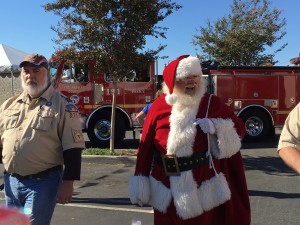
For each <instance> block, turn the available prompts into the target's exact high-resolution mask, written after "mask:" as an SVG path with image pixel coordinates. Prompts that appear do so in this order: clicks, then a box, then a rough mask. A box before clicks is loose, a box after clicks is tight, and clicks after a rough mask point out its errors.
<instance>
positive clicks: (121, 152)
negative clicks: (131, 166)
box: [82, 148, 137, 156]
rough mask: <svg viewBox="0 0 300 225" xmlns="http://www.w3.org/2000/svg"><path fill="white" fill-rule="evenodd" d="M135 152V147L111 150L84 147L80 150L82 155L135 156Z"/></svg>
mask: <svg viewBox="0 0 300 225" xmlns="http://www.w3.org/2000/svg"><path fill="white" fill-rule="evenodd" d="M136 152H137V150H136V149H123V150H117V151H115V152H111V151H110V149H108V148H86V149H84V150H83V151H82V155H107V156H109V155H111V156H135V155H136Z"/></svg>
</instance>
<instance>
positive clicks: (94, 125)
mask: <svg viewBox="0 0 300 225" xmlns="http://www.w3.org/2000/svg"><path fill="white" fill-rule="evenodd" d="M110 117H111V115H110V112H108V111H107V112H100V111H99V112H97V113H95V114H94V115H93V117H92V118H91V119H90V122H89V124H88V129H87V135H88V137H89V139H90V142H91V144H92V146H94V147H100V148H107V147H109V144H110V127H111V123H110ZM125 132H126V131H125V125H124V122H123V121H122V120H120V118H118V117H117V116H116V124H115V145H119V144H120V143H121V142H122V141H123V138H124V136H125Z"/></svg>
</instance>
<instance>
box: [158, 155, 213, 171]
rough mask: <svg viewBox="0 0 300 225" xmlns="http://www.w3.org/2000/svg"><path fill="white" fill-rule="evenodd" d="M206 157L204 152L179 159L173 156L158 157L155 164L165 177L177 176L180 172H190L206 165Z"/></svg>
mask: <svg viewBox="0 0 300 225" xmlns="http://www.w3.org/2000/svg"><path fill="white" fill-rule="evenodd" d="M208 161H209V160H208V157H207V156H206V151H205V152H197V153H194V154H193V155H191V156H190V157H179V158H177V157H176V156H175V155H161V157H159V155H158V156H157V157H156V162H157V163H158V164H159V165H161V166H163V168H164V169H165V173H166V175H167V176H179V175H180V172H182V171H188V170H192V169H194V168H197V167H199V166H202V165H205V164H208Z"/></svg>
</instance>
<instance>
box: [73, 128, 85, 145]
mask: <svg viewBox="0 0 300 225" xmlns="http://www.w3.org/2000/svg"><path fill="white" fill-rule="evenodd" d="M72 135H73V139H74V142H76V143H81V142H84V138H83V135H82V132H81V131H80V130H75V129H72Z"/></svg>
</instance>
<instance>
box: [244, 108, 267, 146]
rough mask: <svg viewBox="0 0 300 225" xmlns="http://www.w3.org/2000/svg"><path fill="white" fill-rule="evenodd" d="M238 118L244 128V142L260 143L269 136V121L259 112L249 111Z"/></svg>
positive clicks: (264, 114)
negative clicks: (242, 122) (243, 124)
mask: <svg viewBox="0 0 300 225" xmlns="http://www.w3.org/2000/svg"><path fill="white" fill-rule="evenodd" d="M240 117H241V119H242V120H243V121H244V123H245V127H246V135H245V137H244V141H246V142H250V141H260V140H263V139H264V138H266V137H267V136H268V135H269V134H270V132H271V127H272V126H271V122H270V119H269V118H268V116H267V115H266V113H264V112H262V111H261V110H257V109H256V110H255V109H251V110H248V111H246V112H244V113H242V114H241V116H240Z"/></svg>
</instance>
